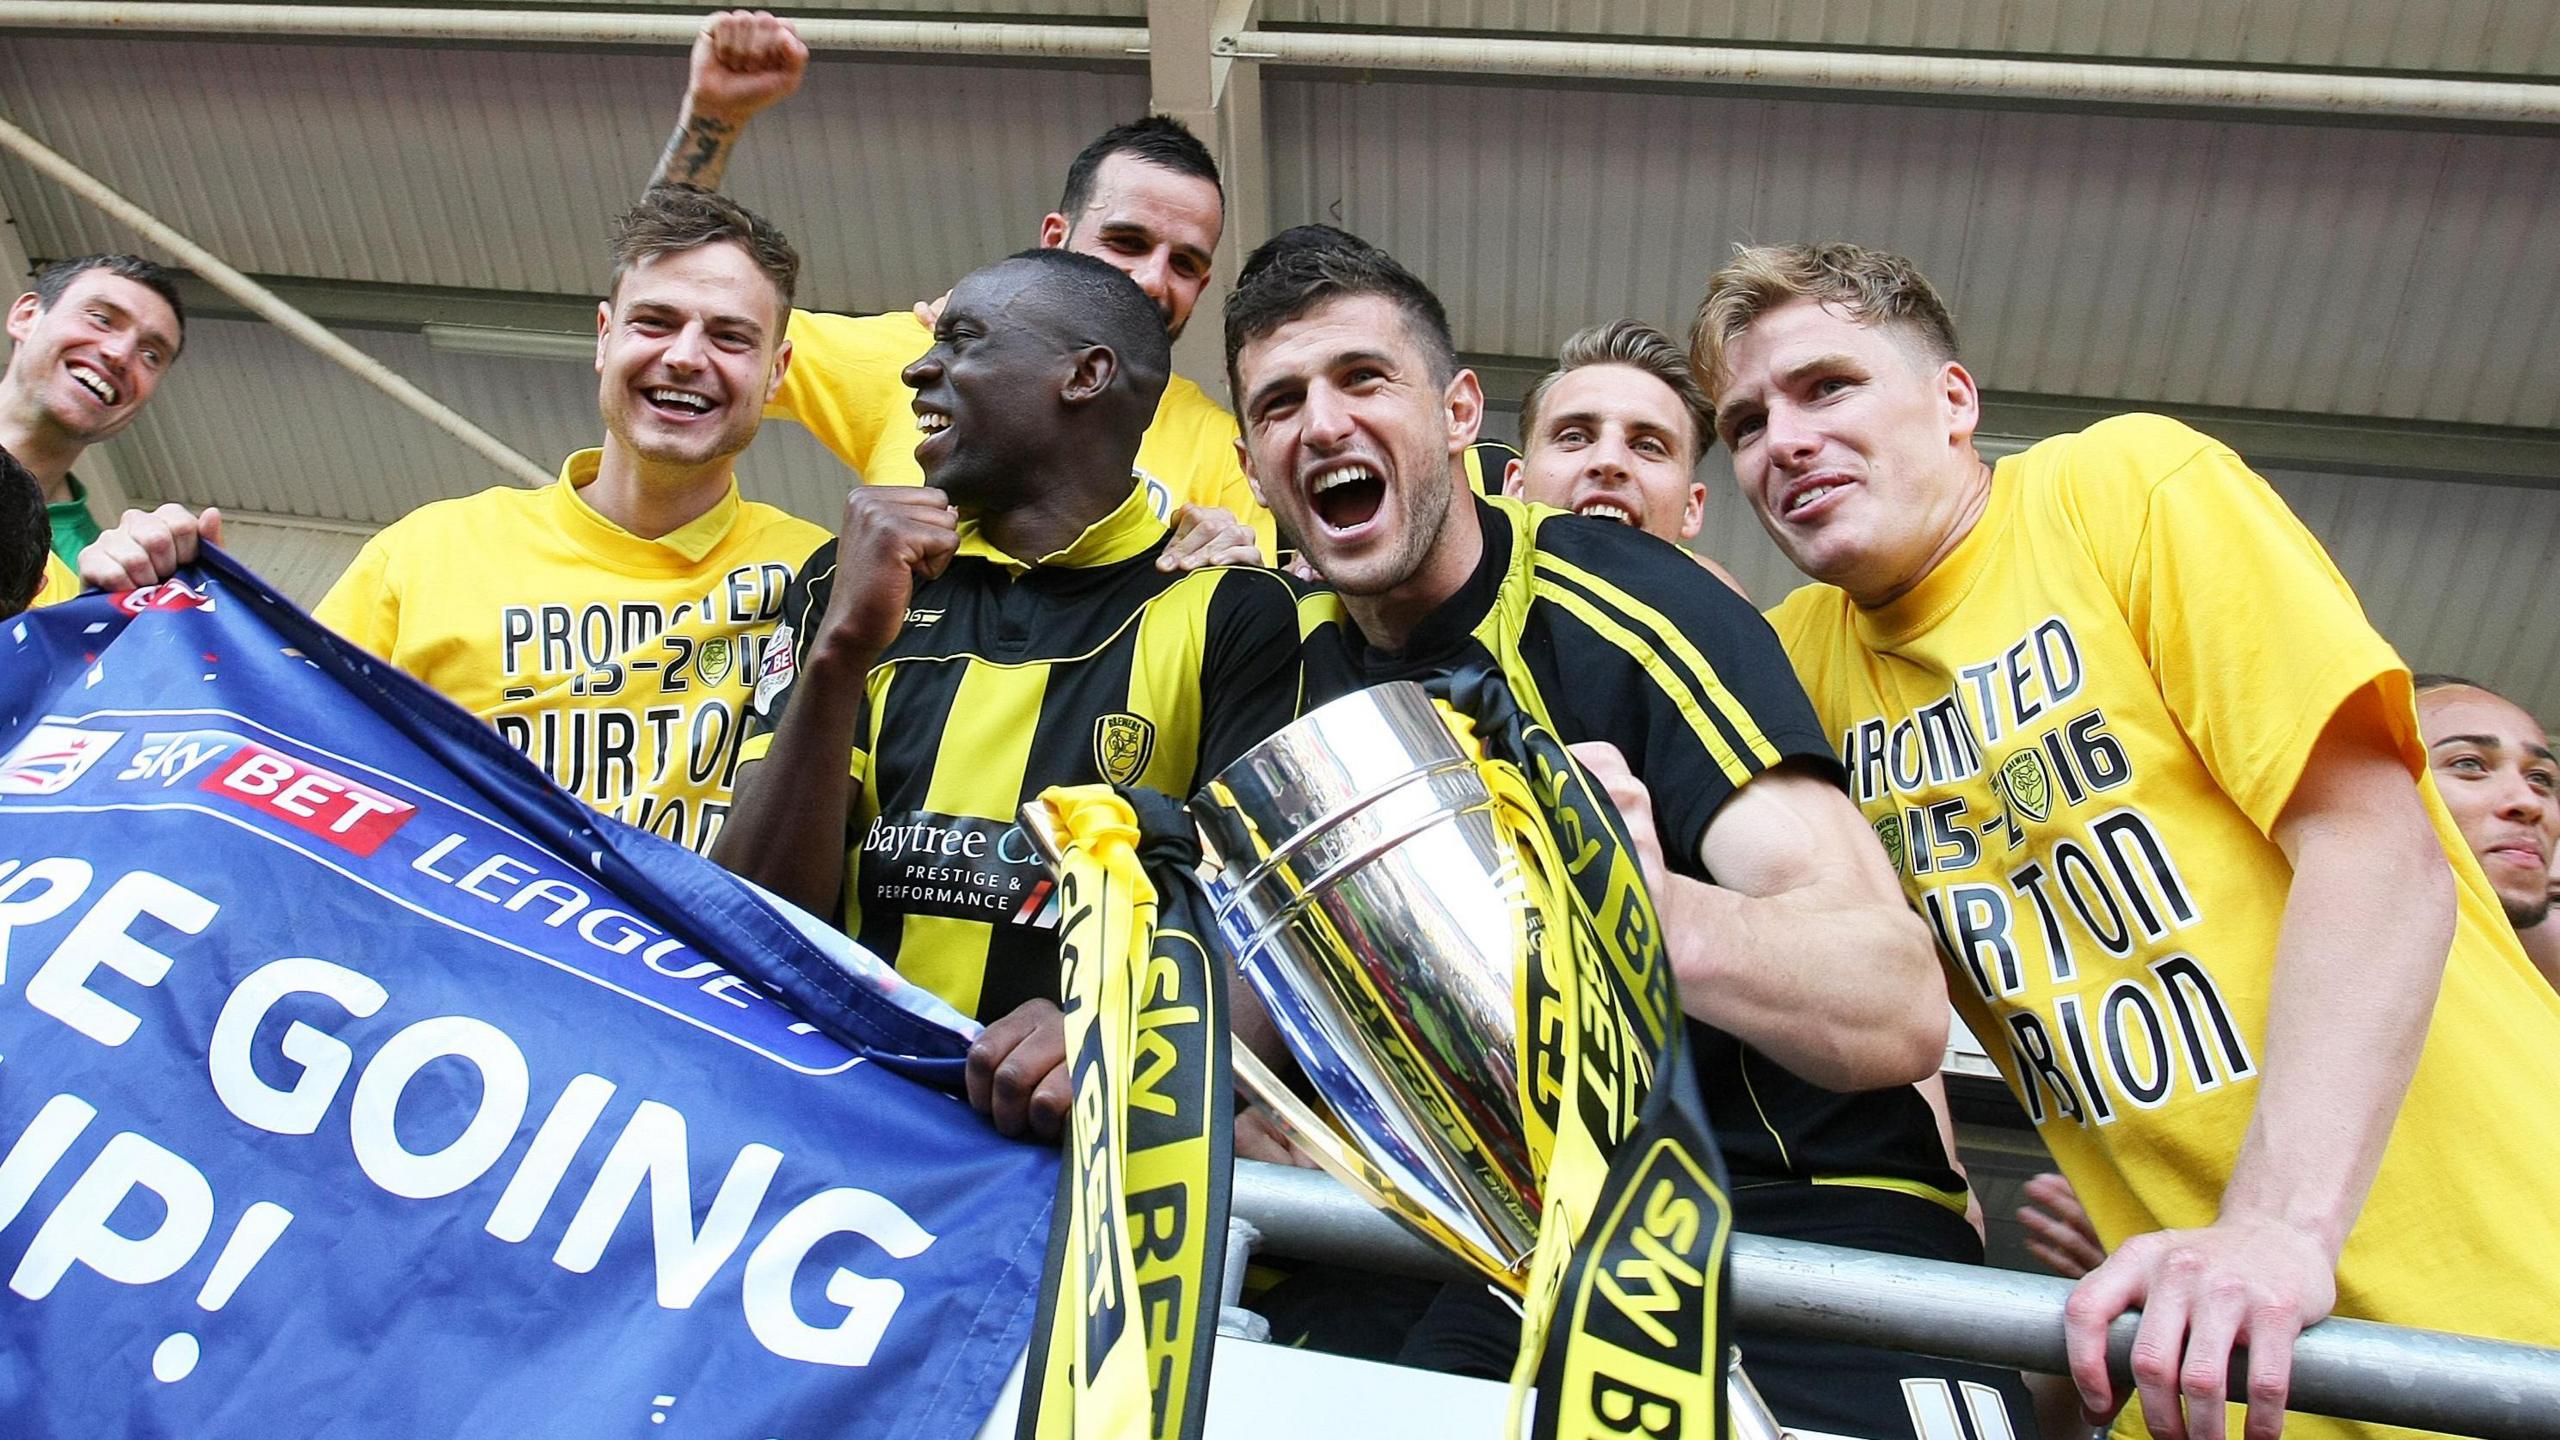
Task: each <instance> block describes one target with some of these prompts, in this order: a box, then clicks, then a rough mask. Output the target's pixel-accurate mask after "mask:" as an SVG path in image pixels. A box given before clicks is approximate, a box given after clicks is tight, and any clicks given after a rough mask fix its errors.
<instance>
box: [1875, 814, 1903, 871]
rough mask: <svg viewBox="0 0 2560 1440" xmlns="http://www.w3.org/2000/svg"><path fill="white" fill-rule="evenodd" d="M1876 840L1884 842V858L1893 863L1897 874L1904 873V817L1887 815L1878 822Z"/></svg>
mask: <svg viewBox="0 0 2560 1440" xmlns="http://www.w3.org/2000/svg"><path fill="white" fill-rule="evenodd" d="M1876 838H1877V839H1878V840H1881V841H1883V842H1884V858H1886V859H1887V860H1890V861H1892V862H1893V869H1894V873H1895V874H1897V875H1898V874H1901V873H1902V817H1901V816H1900V815H1886V816H1882V817H1879V818H1878V819H1877V821H1876Z"/></svg>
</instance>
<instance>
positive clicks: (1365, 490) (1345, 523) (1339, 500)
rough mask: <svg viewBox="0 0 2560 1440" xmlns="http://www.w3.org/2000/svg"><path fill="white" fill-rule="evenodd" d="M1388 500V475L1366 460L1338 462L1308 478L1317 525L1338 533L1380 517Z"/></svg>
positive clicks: (1344, 532)
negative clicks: (1381, 508) (1385, 475)
mask: <svg viewBox="0 0 2560 1440" xmlns="http://www.w3.org/2000/svg"><path fill="white" fill-rule="evenodd" d="M1386 499H1387V482H1386V478H1385V477H1384V476H1383V475H1381V474H1380V473H1379V467H1378V466H1377V465H1376V464H1374V463H1372V462H1370V461H1367V460H1346V461H1340V462H1336V463H1334V464H1332V465H1330V466H1328V467H1326V468H1324V469H1322V470H1319V471H1317V472H1316V473H1315V474H1314V475H1313V476H1311V477H1309V479H1308V480H1307V505H1308V508H1309V509H1311V510H1312V511H1314V513H1315V518H1316V522H1317V523H1318V524H1320V525H1322V526H1323V527H1324V528H1325V529H1326V530H1328V531H1331V532H1332V533H1333V534H1335V535H1338V536H1340V535H1348V534H1350V533H1352V532H1353V531H1356V530H1359V529H1360V528H1361V527H1363V526H1365V525H1367V524H1368V523H1369V522H1370V521H1372V520H1375V519H1377V518H1378V510H1379V507H1381V506H1382V505H1384V504H1385V503H1386Z"/></svg>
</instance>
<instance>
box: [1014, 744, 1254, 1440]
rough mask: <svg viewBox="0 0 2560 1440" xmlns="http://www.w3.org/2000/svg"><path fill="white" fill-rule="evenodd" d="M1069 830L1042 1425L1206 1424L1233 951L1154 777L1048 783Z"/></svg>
mask: <svg viewBox="0 0 2560 1440" xmlns="http://www.w3.org/2000/svg"><path fill="white" fill-rule="evenodd" d="M1039 805H1040V807H1041V808H1043V809H1044V810H1045V811H1046V812H1047V817H1048V822H1049V823H1048V826H1047V827H1046V828H1047V830H1048V832H1049V834H1050V835H1051V836H1052V838H1053V839H1054V840H1055V841H1056V842H1057V848H1058V850H1059V857H1058V896H1059V903H1060V907H1061V913H1062V916H1063V919H1062V921H1061V929H1060V936H1059V952H1060V956H1059V964H1060V970H1061V983H1060V988H1059V993H1060V995H1061V996H1062V1003H1061V1006H1060V1008H1061V1009H1063V1010H1064V1011H1065V1012H1066V1019H1067V1068H1068V1073H1069V1075H1070V1076H1071V1077H1072V1079H1073V1081H1074V1085H1075V1100H1074V1107H1073V1109H1072V1111H1071V1112H1070V1118H1069V1121H1068V1125H1067V1136H1066V1157H1065V1169H1064V1172H1063V1173H1062V1174H1061V1175H1060V1177H1059V1182H1058V1202H1057V1207H1056V1211H1055V1216H1056V1218H1055V1222H1054V1223H1055V1226H1056V1234H1055V1236H1054V1238H1053V1239H1052V1241H1051V1243H1050V1247H1049V1272H1048V1276H1047V1278H1046V1279H1045V1281H1044V1282H1043V1283H1042V1286H1041V1295H1040V1322H1039V1325H1038V1327H1037V1331H1036V1334H1035V1336H1034V1339H1033V1349H1032V1354H1031V1359H1030V1363H1029V1367H1028V1369H1027V1371H1026V1376H1025V1385H1024V1399H1023V1404H1022V1419H1021V1429H1020V1432H1019V1434H1020V1436H1021V1437H1022V1440H1141V1437H1143V1440H1176V1437H1194V1436H1197V1435H1199V1434H1200V1427H1201V1423H1202V1420H1203V1414H1204V1411H1205V1408H1206V1406H1207V1403H1208V1393H1209V1358H1210V1351H1211V1347H1212V1345H1213V1344H1214V1342H1215V1339H1216V1336H1217V1327H1218V1300H1219V1295H1220V1280H1221V1277H1222V1274H1223V1272H1224V1269H1225V1260H1226V1243H1227V1182H1228V1176H1229V1170H1230V1165H1231V1162H1232V1159H1233V1148H1232V1147H1233V1138H1234V1132H1233V1119H1234V1115H1233V1111H1234V1104H1233V1089H1232V1084H1233V1082H1232V1081H1231V1080H1230V1079H1229V1078H1228V1071H1227V1055H1228V1033H1227V1010H1226V1003H1227V992H1226V982H1225V967H1224V966H1223V965H1222V964H1219V963H1217V962H1216V961H1215V960H1214V959H1213V958H1212V953H1211V952H1210V951H1209V950H1208V949H1207V948H1206V947H1205V946H1204V945H1203V944H1202V937H1204V936H1206V935H1209V934H1211V933H1212V931H1211V930H1210V929H1209V928H1208V923H1207V922H1208V919H1209V912H1208V904H1207V901H1206V898H1205V897H1203V896H1202V895H1201V894H1200V892H1199V889H1198V884H1197V882H1196V881H1194V880H1193V879H1192V870H1193V868H1194V867H1196V866H1197V865H1198V864H1199V863H1200V847H1199V841H1198V839H1197V838H1196V836H1195V834H1194V832H1193V830H1192V825H1191V817H1190V816H1189V815H1188V814H1186V813H1184V811H1183V809H1182V807H1181V806H1180V805H1178V804H1176V803H1175V802H1174V801H1173V800H1171V799H1168V798H1167V797H1165V796H1163V795H1159V794H1156V793H1155V792H1153V791H1149V790H1139V789H1123V790H1115V789H1113V788H1112V787H1110V786H1107V785H1084V786H1062V787H1058V788H1055V789H1051V790H1049V791H1047V792H1045V793H1044V794H1042V795H1041V797H1040V801H1039Z"/></svg>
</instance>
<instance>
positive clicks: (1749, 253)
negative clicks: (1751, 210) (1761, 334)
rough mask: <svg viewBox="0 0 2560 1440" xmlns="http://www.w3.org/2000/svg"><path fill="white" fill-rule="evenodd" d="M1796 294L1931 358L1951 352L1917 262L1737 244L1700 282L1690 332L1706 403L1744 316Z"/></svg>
mask: <svg viewBox="0 0 2560 1440" xmlns="http://www.w3.org/2000/svg"><path fill="white" fill-rule="evenodd" d="M1795 300H1814V301H1819V302H1820V303H1822V304H1825V305H1833V306H1837V307H1839V308H1840V309H1841V310H1843V311H1846V312H1847V313H1848V314H1849V316H1850V318H1852V319H1854V320H1856V321H1858V322H1859V323H1860V324H1863V325H1872V326H1894V327H1897V328H1899V329H1900V330H1901V331H1902V332H1903V333H1904V334H1905V335H1907V336H1908V337H1910V338H1911V339H1913V340H1915V341H1917V342H1918V343H1919V346H1920V348H1921V349H1922V350H1923V351H1924V352H1925V353H1927V354H1928V355H1929V357H1930V358H1931V361H1932V362H1933V363H1936V364H1944V363H1945V362H1947V361H1949V360H1953V359H1955V358H1956V322H1955V321H1954V319H1953V318H1952V317H1950V316H1949V315H1948V314H1947V303H1946V302H1945V301H1944V300H1941V299H1939V298H1938V291H1937V287H1936V286H1933V285H1931V284H1930V283H1929V280H1928V277H1927V276H1924V275H1922V274H1921V273H1920V268H1919V267H1918V266H1916V265H1914V264H1912V263H1911V262H1910V261H1909V260H1906V259H1904V258H1903V257H1901V256H1899V255H1895V254H1891V253H1889V252H1886V251H1883V250H1869V249H1867V248H1866V247H1864V246H1862V245H1849V244H1843V243H1837V242H1835V243H1832V244H1827V245H1743V246H1736V247H1735V249H1734V255H1733V259H1732V260H1731V261H1729V262H1727V264H1726V265H1725V267H1724V268H1723V269H1721V270H1718V271H1717V272H1716V273H1715V274H1714V275H1713V276H1711V277H1709V279H1708V280H1707V294H1706V298H1704V299H1702V300H1700V301H1699V302H1698V322H1697V324H1696V325H1695V326H1694V327H1692V328H1691V329H1690V331H1689V368H1690V371H1691V372H1692V373H1694V374H1695V375H1696V376H1697V378H1698V387H1699V388H1700V389H1701V390H1704V391H1705V392H1706V395H1707V398H1708V400H1710V401H1716V400H1718V399H1720V398H1721V397H1722V396H1723V394H1724V387H1725V386H1726V384H1727V383H1729V382H1730V381H1731V380H1732V379H1733V376H1732V375H1731V373H1729V372H1728V371H1727V370H1726V368H1725V356H1726V354H1727V352H1728V351H1730V350H1731V349H1732V346H1733V342H1735V341H1736V340H1739V339H1741V338H1742V332H1743V331H1745V330H1748V329H1750V328H1751V322H1752V321H1754V320H1757V319H1759V318H1760V317H1761V316H1763V315H1766V314H1768V313H1769V312H1770V311H1772V310H1775V309H1777V308H1778V307H1779V306H1781V305H1785V304H1787V303H1789V302H1790V301H1795Z"/></svg>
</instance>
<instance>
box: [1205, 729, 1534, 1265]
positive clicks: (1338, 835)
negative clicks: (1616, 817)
mask: <svg viewBox="0 0 2560 1440" xmlns="http://www.w3.org/2000/svg"><path fill="white" fill-rule="evenodd" d="M1190 809H1191V813H1192V816H1193V818H1194V819H1195V820H1196V821H1197V822H1198V825H1199V829H1200V835H1201V841H1202V848H1203V851H1204V855H1205V858H1206V862H1207V864H1206V871H1207V873H1206V874H1205V876H1204V880H1205V885H1206V889H1207V891H1208V894H1209V897H1210V901H1211V904H1212V907H1213V909H1214V910H1215V913H1216V915H1217V919H1218V926H1219V930H1220V933H1221V935H1222V937H1223V938H1224V940H1225V941H1226V944H1227V946H1228V949H1229V951H1230V953H1231V954H1232V955H1233V956H1234V957H1235V961H1236V963H1237V965H1238V967H1239V968H1240V969H1241V970H1242V971H1243V973H1244V975H1245V977H1246V979H1247V981H1248V982H1249V983H1250V984H1251V985H1252V986H1253V988H1254V991H1255V993H1256V994H1257V995H1258V996H1259V997H1260V998H1261V1000H1262V1003H1263V1005H1264V1007H1265V1008H1266V1009H1267V1010H1268V1011H1269V1012H1270V1015H1271V1018H1272V1020H1273V1021H1274V1023H1275V1024H1276V1025H1277V1027H1278V1029H1279V1031H1280V1033H1281V1036H1282V1038H1283V1039H1284V1040H1285V1041H1286V1042H1287V1044H1288V1047H1289V1050H1290V1053H1291V1055H1292V1056H1293V1057H1294V1058H1296V1059H1297V1061H1298V1063H1299V1065H1300V1067H1301V1068H1302V1069H1303V1070H1304V1071H1305V1072H1306V1075H1307V1077H1308V1079H1309V1081H1310V1082H1311V1083H1312V1085H1313V1086H1314V1088H1315V1090H1316V1092H1317V1093H1318V1094H1319V1095H1320V1096H1321V1097H1322V1098H1323V1099H1324V1101H1325V1104H1326V1106H1327V1107H1328V1108H1329V1109H1330V1110H1331V1112H1332V1114H1333V1117H1334V1119H1335V1121H1336V1123H1337V1124H1338V1125H1339V1126H1340V1127H1341V1128H1342V1130H1343V1132H1344V1133H1345V1135H1346V1136H1347V1138H1348V1139H1349V1141H1350V1143H1351V1145H1352V1146H1353V1147H1354V1148H1355V1149H1356V1150H1357V1151H1358V1154H1359V1159H1360V1160H1362V1161H1365V1162H1366V1167H1367V1170H1368V1174H1367V1176H1366V1177H1365V1178H1366V1179H1367V1181H1368V1187H1376V1186H1381V1185H1382V1186H1383V1187H1384V1188H1387V1189H1389V1190H1392V1191H1394V1192H1396V1193H1394V1194H1392V1195H1389V1196H1387V1197H1383V1198H1384V1199H1385V1200H1387V1201H1388V1202H1390V1203H1389V1205H1388V1208H1389V1210H1390V1213H1395V1214H1399V1215H1400V1216H1401V1217H1402V1218H1404V1219H1406V1220H1407V1221H1408V1222H1409V1223H1411V1222H1414V1221H1415V1220H1416V1219H1417V1218H1418V1217H1417V1216H1416V1214H1415V1213H1414V1212H1415V1211H1417V1210H1418V1211H1420V1212H1422V1214H1425V1215H1428V1216H1429V1217H1431V1218H1432V1219H1433V1220H1434V1221H1436V1222H1437V1225H1436V1227H1435V1226H1431V1225H1423V1226H1419V1227H1418V1228H1422V1229H1424V1231H1425V1233H1426V1235H1429V1238H1433V1239H1436V1240H1438V1241H1440V1242H1441V1243H1443V1244H1448V1243H1451V1240H1452V1237H1455V1239H1456V1240H1457V1241H1458V1242H1460V1248H1461V1253H1462V1254H1466V1252H1467V1251H1468V1250H1473V1251H1474V1252H1476V1253H1473V1254H1467V1255H1466V1258H1468V1259H1470V1260H1471V1261H1472V1262H1473V1263H1475V1264H1476V1265H1477V1266H1478V1267H1479V1268H1481V1269H1485V1270H1487V1272H1488V1273H1492V1274H1498V1275H1500V1274H1516V1273H1517V1272H1519V1271H1520V1270H1521V1269H1522V1267H1523V1264H1524V1262H1525V1259H1526V1257H1527V1255H1528V1254H1529V1251H1530V1249H1531V1248H1532V1246H1533V1245H1534V1243H1535V1238H1536V1234H1537V1224H1538V1220H1537V1217H1538V1206H1539V1201H1538V1191H1537V1181H1536V1177H1535V1172H1534V1169H1533V1166H1532V1161H1531V1157H1530V1153H1529V1144H1528V1141H1527V1138H1526V1135H1525V1132H1524V1130H1523V1127H1522V1122H1521V1112H1520V1079H1519V1054H1518V1051H1519V1046H1518V1037H1519V1034H1520V1021H1519V1000H1518V999H1517V995H1518V992H1519V989H1520V987H1519V984H1518V977H1519V973H1520V968H1521V966H1522V964H1523V963H1524V957H1525V956H1527V955H1528V954H1529V953H1530V950H1529V947H1530V946H1531V945H1533V944H1534V943H1535V940H1536V935H1537V925H1538V919H1537V915H1536V912H1535V909H1534V907H1532V906H1531V905H1530V904H1529V903H1528V901H1527V897H1526V893H1525V889H1524V885H1523V880H1522V876H1521V873H1520V862H1519V860H1518V858H1517V856H1516V854H1515V853H1514V851H1513V849H1512V847H1511V846H1510V845H1509V844H1508V843H1507V842H1506V841H1505V840H1504V839H1503V837H1502V835H1501V833H1500V831H1499V829H1498V827H1497V826H1496V824H1495V819H1494V813H1493V798H1492V795H1491V793H1490V792H1489V791H1488V790H1487V788H1486V786H1485V783H1484V780H1483V777H1482V775H1481V774H1480V773H1479V772H1478V770H1477V767H1476V761H1475V759H1474V757H1473V756H1471V755H1470V754H1469V753H1468V751H1467V748H1466V746H1465V745H1464V744H1462V743H1461V741H1460V740H1459V738H1458V736H1457V735H1456V734H1455V733H1453V732H1452V730H1451V729H1450V727H1449V725H1448V723H1447V722H1446V721H1444V719H1443V718H1442V714H1441V711H1440V708H1439V707H1438V706H1437V705H1436V704H1435V703H1434V702H1433V701H1432V700H1431V698H1430V697H1429V696H1428V695H1427V694H1426V693H1425V692H1424V691H1423V688H1422V687H1421V686H1420V685H1417V684H1413V683H1411V682H1400V683H1396V684H1390V685H1382V686H1379V687H1376V688H1374V689H1370V690H1364V691H1361V692H1359V693H1357V694H1354V695H1348V696H1345V697H1343V698H1342V699H1339V700H1335V701H1333V702H1331V703H1330V704H1327V705H1325V706H1323V707H1321V708H1320V709H1317V710H1315V711H1312V712H1310V713H1309V714H1307V715H1306V716H1304V717H1302V718H1301V719H1299V720H1298V721H1296V722H1295V723H1294V724H1291V725H1290V726H1288V727H1287V728H1285V729H1283V730H1281V731H1280V732H1279V733H1277V734H1275V735H1272V736H1271V737H1270V738H1268V739H1266V740H1264V741H1263V742H1262V743H1261V744H1259V745H1257V746H1255V747H1254V748H1253V749H1252V750H1250V751H1247V752H1246V753H1245V754H1244V755H1243V756H1242V757H1241V758H1239V759H1238V760H1236V762H1235V763H1234V764H1232V765H1230V766H1228V767H1227V768H1226V770H1224V771H1223V772H1221V773H1220V774H1219V775H1218V776H1217V777H1216V778H1215V779H1213V780H1211V781H1210V782H1209V783H1208V785H1207V786H1205V787H1204V788H1203V789H1202V790H1201V791H1200V792H1199V794H1198V795H1196V796H1194V797H1193V799H1192V801H1191V805H1190ZM1239 1053H1242V1052H1241V1050H1240V1051H1239ZM1291 1128H1293V1129H1299V1128H1303V1127H1291ZM1315 1138H1317V1139H1318V1140H1319V1141H1321V1140H1322V1139H1323V1138H1324V1137H1322V1136H1318V1137H1315ZM1336 1159H1337V1161H1339V1159H1340V1157H1338V1156H1337V1157H1336ZM1328 1168H1337V1169H1339V1166H1338V1165H1329V1166H1328ZM1352 1168H1354V1169H1357V1168H1360V1167H1358V1166H1356V1165H1355V1166H1353V1167H1352ZM1368 1187H1364V1188H1368ZM1373 1198H1376V1197H1373ZM1434 1228H1439V1229H1441V1230H1443V1231H1444V1233H1441V1234H1436V1235H1432V1234H1430V1231H1431V1230H1432V1229H1434Z"/></svg>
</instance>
